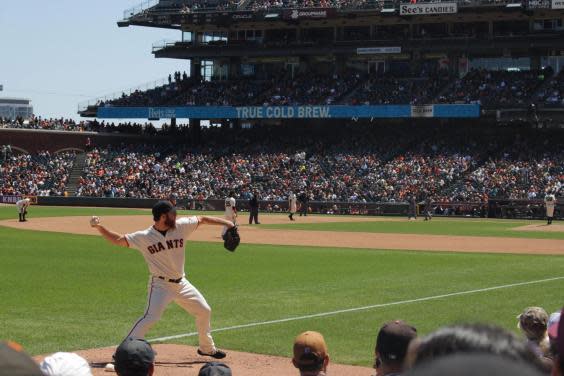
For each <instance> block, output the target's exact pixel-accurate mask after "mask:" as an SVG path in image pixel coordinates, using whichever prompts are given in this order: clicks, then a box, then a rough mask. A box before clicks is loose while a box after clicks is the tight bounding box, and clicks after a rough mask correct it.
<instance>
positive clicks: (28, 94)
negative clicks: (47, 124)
mask: <svg viewBox="0 0 564 376" xmlns="http://www.w3.org/2000/svg"><path fill="white" fill-rule="evenodd" d="M141 3H142V1H140V0H136V1H135V0H134V1H131V0H49V1H46V0H18V1H2V7H0V41H1V47H0V85H4V91H2V92H0V97H19V98H29V99H31V100H32V105H33V107H34V113H35V114H36V115H38V116H43V117H67V118H73V119H79V116H78V115H77V113H76V111H77V104H78V103H79V102H83V101H86V100H89V99H93V98H95V97H99V96H103V95H107V94H110V93H114V92H120V91H122V90H124V89H128V88H132V87H136V86H138V85H141V84H144V83H147V82H151V81H155V80H158V79H163V78H166V77H167V76H168V74H169V73H171V72H173V71H175V70H182V71H184V70H186V71H187V72H189V62H188V60H177V59H155V58H154V57H153V55H152V54H151V46H152V45H153V43H154V42H157V41H159V40H162V39H167V40H179V39H180V38H181V35H180V31H177V30H164V29H155V28H145V27H136V26H130V27H127V28H118V26H117V23H116V22H117V21H118V20H119V19H121V18H122V17H123V11H124V10H126V9H128V8H131V7H134V6H136V5H139V4H141Z"/></svg>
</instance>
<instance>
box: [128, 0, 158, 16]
mask: <svg viewBox="0 0 564 376" xmlns="http://www.w3.org/2000/svg"><path fill="white" fill-rule="evenodd" d="M158 4H159V0H147V1H144V2H142V3H141V4H139V5H136V6H134V7H132V8H129V9H126V10H124V11H123V20H129V19H130V18H133V17H135V16H137V15H138V14H140V13H143V12H144V11H145V10H147V9H149V8H152V7H154V6H156V5H158Z"/></svg>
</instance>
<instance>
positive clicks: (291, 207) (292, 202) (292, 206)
mask: <svg viewBox="0 0 564 376" xmlns="http://www.w3.org/2000/svg"><path fill="white" fill-rule="evenodd" d="M288 211H289V212H290V214H289V215H288V218H290V221H295V219H294V214H296V212H297V211H298V199H297V197H296V194H295V193H294V192H290V195H289V196H288Z"/></svg>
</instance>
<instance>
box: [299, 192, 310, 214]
mask: <svg viewBox="0 0 564 376" xmlns="http://www.w3.org/2000/svg"><path fill="white" fill-rule="evenodd" d="M298 199H299V200H300V217H301V216H302V215H303V216H306V217H307V209H308V207H309V196H308V194H307V191H303V192H302V193H301V194H300V197H299V198H298Z"/></svg>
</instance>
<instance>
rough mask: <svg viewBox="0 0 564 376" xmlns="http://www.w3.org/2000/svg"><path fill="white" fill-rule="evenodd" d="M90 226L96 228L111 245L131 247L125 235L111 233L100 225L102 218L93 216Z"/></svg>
mask: <svg viewBox="0 0 564 376" xmlns="http://www.w3.org/2000/svg"><path fill="white" fill-rule="evenodd" d="M90 226H92V227H94V228H96V229H97V230H98V232H99V233H100V235H102V236H103V237H104V238H105V239H106V240H107V241H109V242H110V243H112V244H115V245H119V246H122V247H129V244H127V240H125V236H124V235H121V234H118V233H117V232H113V231H110V230H108V229H107V228H106V227H104V226H103V225H101V224H100V217H96V216H93V217H92V218H90Z"/></svg>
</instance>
